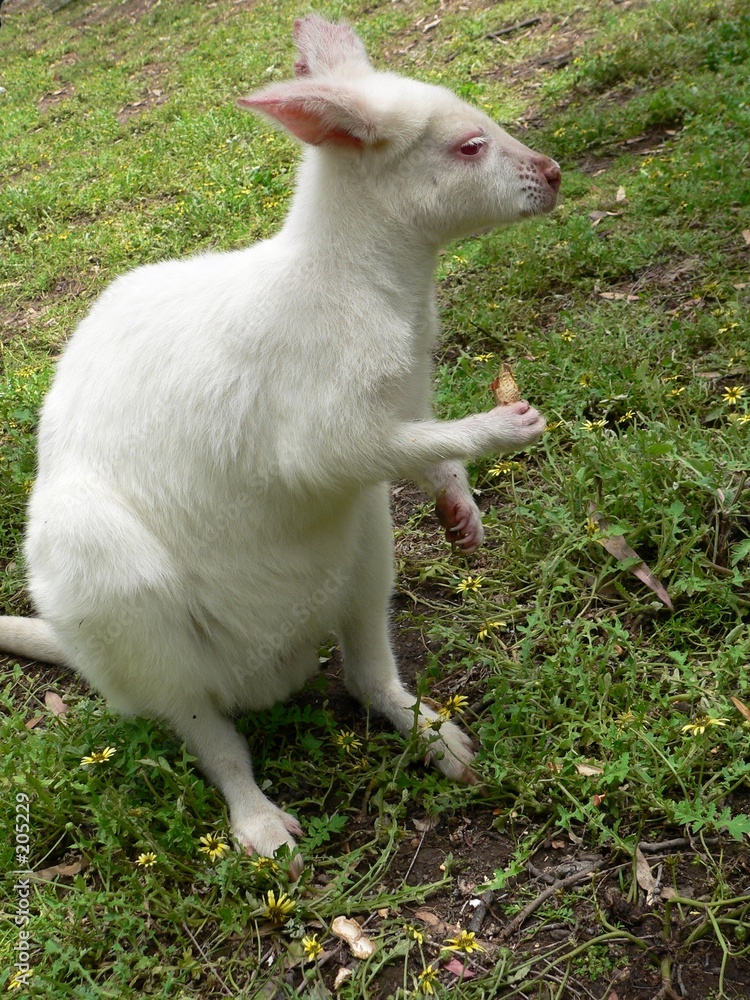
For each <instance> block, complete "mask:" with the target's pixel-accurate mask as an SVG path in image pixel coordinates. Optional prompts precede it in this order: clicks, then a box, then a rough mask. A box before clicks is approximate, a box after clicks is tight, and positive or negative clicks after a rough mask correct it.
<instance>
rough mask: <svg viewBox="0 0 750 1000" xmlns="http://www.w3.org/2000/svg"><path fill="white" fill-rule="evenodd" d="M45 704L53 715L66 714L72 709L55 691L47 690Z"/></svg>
mask: <svg viewBox="0 0 750 1000" xmlns="http://www.w3.org/2000/svg"><path fill="white" fill-rule="evenodd" d="M44 704H45V705H46V706H47V708H48V709H49V710H50V712H52V714H53V715H65V713H66V712H69V711H70V708H69V707H68V706H67V705H66V704H65V702H64V701H63V700H62V698H61V697H60V695H59V694H55V692H54V691H45V693H44Z"/></svg>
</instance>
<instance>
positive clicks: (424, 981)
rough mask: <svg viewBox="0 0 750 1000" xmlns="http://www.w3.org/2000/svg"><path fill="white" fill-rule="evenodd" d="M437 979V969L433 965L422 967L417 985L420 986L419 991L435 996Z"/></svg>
mask: <svg viewBox="0 0 750 1000" xmlns="http://www.w3.org/2000/svg"><path fill="white" fill-rule="evenodd" d="M437 981H438V974H437V969H433V968H432V966H431V965H428V966H427V968H426V969H422V971H421V972H420V973H419V975H418V976H417V986H418V987H419V991H420V992H421V993H428V994H429V995H430V996H433V994H434V993H435V987H436V986H437Z"/></svg>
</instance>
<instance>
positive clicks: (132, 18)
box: [58, 0, 159, 30]
mask: <svg viewBox="0 0 750 1000" xmlns="http://www.w3.org/2000/svg"><path fill="white" fill-rule="evenodd" d="M58 3H59V0H58ZM158 3H159V0H115V2H114V3H112V2H110V3H107V2H96V3H76V2H73V3H72V5H71V11H70V15H71V16H70V24H72V25H73V26H74V27H76V28H82V29H84V30H85V29H87V28H92V27H95V26H96V25H98V24H103V23H104V22H105V21H114V20H126V21H129V22H130V23H131V24H137V23H138V21H140V19H141V18H142V17H144V15H146V14H148V13H149V11H151V10H153V8H154V7H156V6H157V5H158ZM63 6H67V4H59V6H58V9H60V7H63Z"/></svg>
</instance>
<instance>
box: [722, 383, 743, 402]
mask: <svg viewBox="0 0 750 1000" xmlns="http://www.w3.org/2000/svg"><path fill="white" fill-rule="evenodd" d="M744 395H745V388H744V386H741V385H732V386H727V388H726V389H725V391H724V393H723V395H722V397H721V398H722V399H723V400H725V402H727V403H728V404H729V405H730V406H736V405H737V403H739V401H740V400H741V399H742V397H743V396H744Z"/></svg>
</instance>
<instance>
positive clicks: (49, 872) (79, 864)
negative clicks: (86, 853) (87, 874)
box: [33, 857, 89, 882]
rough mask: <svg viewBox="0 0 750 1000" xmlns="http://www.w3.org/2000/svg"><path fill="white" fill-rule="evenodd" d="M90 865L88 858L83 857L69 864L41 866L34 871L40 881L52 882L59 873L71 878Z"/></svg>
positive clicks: (34, 875)
mask: <svg viewBox="0 0 750 1000" xmlns="http://www.w3.org/2000/svg"><path fill="white" fill-rule="evenodd" d="M88 866H89V862H88V859H87V858H84V857H81V858H79V859H78V861H72V862H71V863H70V864H69V865H52V866H51V867H50V868H40V869H39V870H38V871H35V872H33V877H34V878H35V879H36V880H37V881H39V882H51V881H52V880H53V879H54V878H57V876H58V875H63V876H65V877H66V878H70V877H71V876H73V875H78V874H79V872H83V871H86V869H87V868H88Z"/></svg>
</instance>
